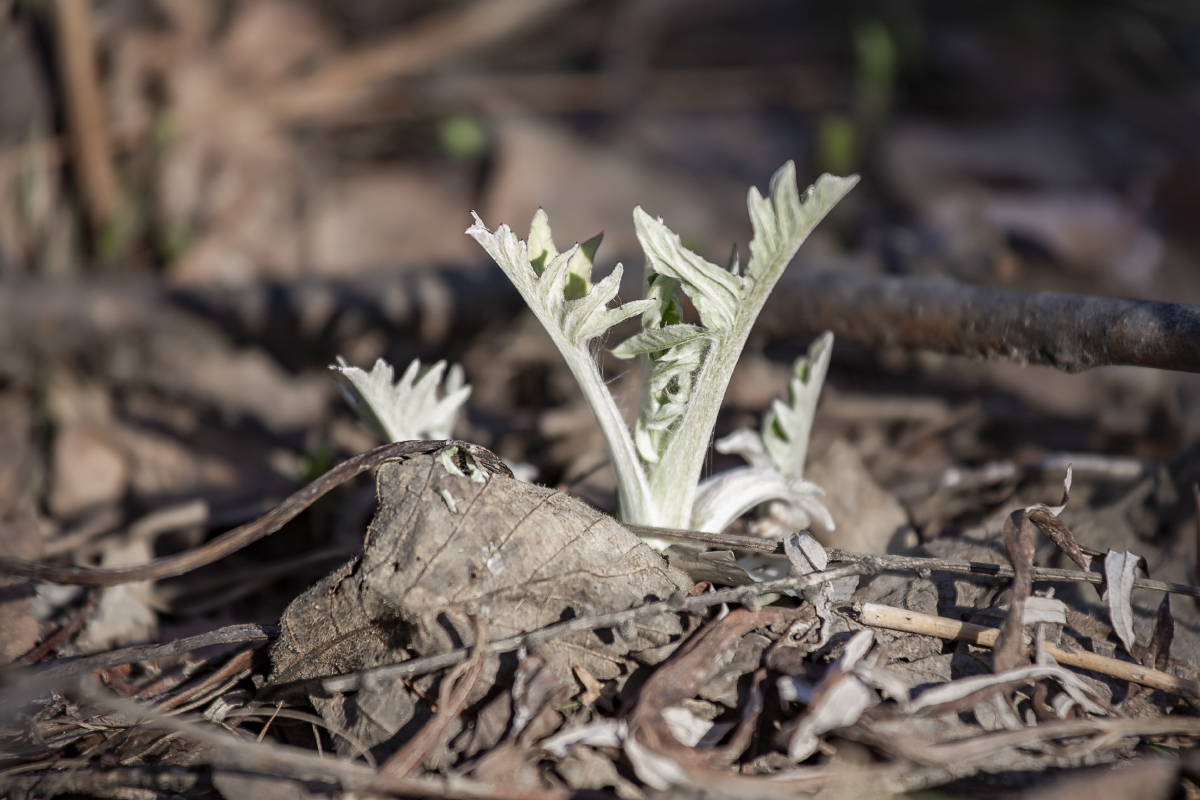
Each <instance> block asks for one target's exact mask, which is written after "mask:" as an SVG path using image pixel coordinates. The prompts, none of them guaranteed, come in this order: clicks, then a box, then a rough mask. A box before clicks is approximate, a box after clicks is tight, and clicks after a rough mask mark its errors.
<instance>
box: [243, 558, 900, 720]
mask: <svg viewBox="0 0 1200 800" xmlns="http://www.w3.org/2000/svg"><path fill="white" fill-rule="evenodd" d="M877 571H878V569H877V567H876V566H875V564H873V563H872V562H870V561H866V560H864V561H861V562H857V563H854V564H846V565H845V566H841V567H837V568H835V569H830V570H826V571H824V572H813V573H809V574H808V575H798V576H793V577H790V578H780V579H779V580H774V581H765V582H763V583H755V584H752V585H750V586H739V587H737V588H734V589H722V590H721V591H717V592H707V593H705V594H701V595H696V596H688V597H679V596H677V597H673V598H671V599H670V600H660V601H656V602H653V603H646V604H644V605H640V606H633V607H632V608H627V609H625V610H624V611H612V612H609V613H607V614H596V615H593V616H587V617H576V618H574V619H569V620H567V621H565V622H556V623H554V624H553V625H547V626H546V627H544V628H538V629H537V630H533V631H529V632H527V633H519V634H517V635H516V636H509V637H508V638H506V639H498V640H496V641H494V642H491V643H490V644H489V645H488V647H487V652H488V653H489V654H495V653H511V652H512V651H514V650H517V649H518V648H520V647H532V646H534V645H539V644H543V643H545V642H548V641H551V640H553V639H555V638H558V637H560V636H565V635H567V634H570V633H578V632H581V631H591V630H596V629H599V628H616V627H618V626H619V625H620V624H621V623H623V622H625V621H627V620H629V621H633V620H637V619H641V618H643V617H653V616H656V615H658V614H667V613H673V612H674V613H678V612H688V613H696V612H699V611H703V610H704V609H706V608H710V607H712V606H716V605H721V604H722V603H738V604H741V605H745V606H747V607H749V608H755V607H756V606H757V605H760V604H761V601H760V599H759V598H760V596H761V595H765V594H774V593H780V592H788V591H795V592H799V591H801V590H802V589H807V588H809V587H811V586H816V585H818V584H821V583H825V582H826V581H836V580H838V579H839V578H847V577H849V576H851V575H867V574H873V573H874V572H877ZM471 650H472V648H469V647H460V648H457V649H455V650H450V651H447V652H445V653H439V654H437V655H432V656H424V657H421V658H414V659H412V660H410V661H402V662H400V663H397V664H384V665H383V666H379V667H372V668H371V669H366V670H360V671H358V672H352V673H348V674H346V675H337V676H334V677H332V678H317V679H314V680H311V681H300V682H297V683H294V684H288V685H287V686H286V687H284V686H278V687H270V688H269V689H268V692H269V693H273V692H277V691H280V690H283V689H285V688H286V689H289V690H290V689H293V688H299V687H301V686H306V685H309V684H318V685H320V686H321V687H322V688H323V689H324V690H325V691H329V692H354V691H358V690H359V689H361V688H362V687H363V686H366V685H368V684H369V683H370V682H371V681H374V680H380V679H395V678H409V677H414V676H417V675H425V674H426V673H429V672H434V671H436V670H439V669H445V668H446V667H452V666H454V665H455V664H458V663H461V662H462V661H465V660H466V659H467V656H468V655H469V654H470V652H471ZM260 699H261V698H260Z"/></svg>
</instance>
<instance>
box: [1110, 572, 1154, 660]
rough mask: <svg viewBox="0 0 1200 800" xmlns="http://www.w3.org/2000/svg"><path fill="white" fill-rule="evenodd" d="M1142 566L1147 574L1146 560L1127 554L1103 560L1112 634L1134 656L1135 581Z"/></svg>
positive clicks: (1135, 640) (1135, 641)
mask: <svg viewBox="0 0 1200 800" xmlns="http://www.w3.org/2000/svg"><path fill="white" fill-rule="evenodd" d="M1139 565H1141V566H1142V569H1143V571H1145V560H1144V559H1143V558H1142V557H1141V556H1137V555H1134V554H1133V553H1130V552H1129V551H1128V550H1126V551H1123V552H1117V551H1116V550H1109V551H1108V555H1107V556H1105V557H1104V580H1105V592H1104V596H1105V600H1106V601H1107V602H1108V615H1109V619H1110V620H1111V621H1112V626H1113V632H1114V633H1116V634H1117V638H1119V639H1120V640H1121V644H1122V645H1124V647H1125V651H1126V652H1127V653H1129V654H1130V655H1134V648H1135V647H1137V637H1136V635H1135V634H1134V632H1133V579H1134V577H1135V576H1136V575H1137V570H1138V566H1139ZM1135 657H1136V656H1135Z"/></svg>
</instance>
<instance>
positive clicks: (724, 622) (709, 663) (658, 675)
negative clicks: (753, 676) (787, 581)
mask: <svg viewBox="0 0 1200 800" xmlns="http://www.w3.org/2000/svg"><path fill="white" fill-rule="evenodd" d="M794 614H795V610H794V609H787V608H778V607H774V606H768V607H766V608H761V609H759V610H758V611H749V610H747V609H744V608H739V609H736V610H734V611H731V612H730V613H729V614H727V615H726V616H724V617H723V618H721V619H719V620H717V621H716V622H713V623H711V624H709V625H706V626H705V627H704V628H702V629H700V630H699V631H697V632H696V633H695V634H693V635H692V636H691V637H689V638H688V640H687V641H686V642H685V643H684V644H683V645H681V646H680V647H679V649H677V650H676V651H675V654H674V655H673V656H672V657H671V658H670V659H669V660H668V661H667V662H666V663H665V664H663V665H662V666H660V667H659V668H658V669H656V670H655V671H654V673H653V674H651V676H650V677H649V678H648V679H647V680H646V683H645V684H643V685H642V688H641V691H640V692H639V693H638V700H637V703H636V704H635V705H634V707H633V709H632V711H631V712H630V713H629V715H628V716H627V717H626V720H625V721H624V725H625V730H626V732H625V733H624V734H623V735H621V737H620V738H621V742H622V745H623V746H624V750H625V754H626V755H627V756H628V757H629V759H630V762H631V763H632V764H633V766H634V771H635V772H636V773H637V776H638V777H639V778H640V779H641V780H642V781H644V782H645V783H647V784H648V785H650V786H651V787H653V788H656V789H665V788H667V787H668V786H671V785H674V784H679V783H688V782H695V781H696V780H697V778H698V776H703V775H707V774H709V773H712V772H713V766H712V765H713V764H719V765H724V764H727V763H729V762H730V761H732V760H734V759H736V758H737V756H738V755H740V752H739V753H734V752H732V750H731V749H730V748H728V747H727V748H722V749H721V750H719V751H717V752H715V753H714V752H711V751H701V750H696V749H694V748H692V747H688V746H687V745H685V744H683V743H681V742H680V741H679V740H678V739H677V738H676V737H675V735H674V734H673V733H672V731H671V726H670V725H669V724H668V723H667V720H666V719H665V717H664V712H665V711H666V710H667V709H668V708H670V707H672V706H678V705H680V704H682V703H683V702H684V701H685V700H688V699H690V698H693V697H695V696H697V695H698V694H699V693H700V691H701V689H702V688H703V687H704V685H705V684H706V683H708V682H709V681H710V680H712V679H713V678H715V677H716V676H718V675H720V674H721V673H722V671H723V670H724V669H725V668H726V666H727V665H728V664H729V662H730V661H731V660H732V659H733V658H734V656H735V655H736V653H737V650H738V643H739V641H740V640H741V638H742V637H743V636H745V635H746V634H748V633H750V632H752V631H753V630H755V629H756V628H759V627H766V626H770V625H775V624H781V623H786V622H787V621H788V619H789V618H790V617H792V616H793V615H794ZM751 711H753V709H751ZM747 743H748V741H747ZM731 744H733V745H734V746H735V747H736V745H737V743H736V742H735V743H731Z"/></svg>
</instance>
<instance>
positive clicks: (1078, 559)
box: [1027, 507, 1092, 572]
mask: <svg viewBox="0 0 1200 800" xmlns="http://www.w3.org/2000/svg"><path fill="white" fill-rule="evenodd" d="M1027 513H1028V514H1029V520H1030V522H1032V523H1033V524H1034V525H1037V526H1038V528H1039V529H1040V530H1041V531H1042V533H1044V534H1046V537H1047V538H1048V539H1050V541H1052V542H1054V544H1056V545H1057V546H1058V549H1059V550H1062V551H1063V552H1064V553H1066V554H1067V557H1068V558H1070V559H1071V560H1072V561H1074V562H1075V563H1076V564H1077V565H1079V568H1080V569H1081V570H1083V571H1085V572H1089V571H1091V568H1092V563H1091V559H1089V558H1088V557H1087V556H1085V555H1084V554H1083V551H1082V550H1081V549H1080V548H1079V542H1078V541H1076V540H1075V534H1073V533H1071V529H1070V528H1068V527H1067V526H1066V525H1065V524H1063V521H1062V520H1061V519H1059V518H1058V516H1057V515H1055V514H1053V513H1052V512H1051V511H1050V509H1048V508H1045V507H1040V508H1033V509H1030V510H1029V511H1028V512H1027Z"/></svg>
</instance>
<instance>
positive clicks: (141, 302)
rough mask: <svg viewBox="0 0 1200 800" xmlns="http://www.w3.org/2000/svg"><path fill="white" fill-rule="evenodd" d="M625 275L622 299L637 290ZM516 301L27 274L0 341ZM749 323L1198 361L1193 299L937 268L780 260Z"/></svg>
mask: <svg viewBox="0 0 1200 800" xmlns="http://www.w3.org/2000/svg"><path fill="white" fill-rule="evenodd" d="M631 275H632V273H631ZM633 280H634V279H633V278H632V277H631V278H630V281H631V283H630V284H628V285H627V286H626V287H624V290H623V296H627V297H632V296H634V295H635V294H636V293H637V291H638V287H636V286H634V284H633V283H632V281H633ZM521 307H522V305H521V300H520V297H519V296H518V295H517V292H516V290H515V289H513V288H512V285H511V284H510V283H509V282H508V280H507V279H506V278H505V277H504V275H503V273H501V272H500V270H499V269H495V268H494V267H493V268H485V269H460V270H446V271H441V272H437V273H419V274H415V273H408V274H403V275H395V274H381V275H375V276H370V277H363V278H358V279H355V280H351V281H322V280H304V281H298V282H296V283H293V284H288V285H269V284H260V285H256V286H249V287H239V288H238V289H237V290H236V291H229V290H222V289H210V290H193V291H173V290H169V289H166V288H164V287H162V286H161V285H158V284H156V283H153V282H149V281H126V282H105V281H95V282H91V283H89V282H84V283H78V282H77V283H72V284H70V285H69V286H66V287H64V286H60V285H58V284H51V283H46V282H42V281H36V280H31V281H22V282H16V283H9V284H7V285H5V286H4V291H2V292H0V348H3V349H4V350H6V351H9V352H22V351H24V350H25V349H29V348H32V349H34V350H36V351H38V352H52V353H61V352H74V351H79V350H86V349H88V348H93V347H95V346H97V343H103V342H106V341H111V340H112V339H117V338H129V337H141V338H145V337H148V336H152V335H153V336H161V335H163V334H164V332H166V333H173V334H176V335H185V336H189V337H193V338H194V337H196V336H204V335H208V336H212V335H214V326H213V325H212V323H213V322H216V323H217V324H218V325H219V328H220V329H221V330H224V331H232V332H234V333H235V334H237V335H239V336H245V337H249V338H254V339H256V340H257V339H261V338H262V337H264V336H266V337H268V338H270V337H279V338H281V339H284V340H287V341H288V342H293V343H294V340H295V338H296V336H297V335H299V334H297V331H298V330H300V329H302V328H306V326H310V325H311V324H312V323H311V319H316V318H321V319H324V318H325V317H324V316H323V315H327V316H328V319H327V320H326V321H325V322H324V323H321V324H320V325H319V326H318V327H321V328H322V329H327V330H332V329H334V328H336V325H334V324H333V322H334V320H335V318H336V317H337V315H338V314H340V313H342V312H351V311H352V312H354V313H359V314H365V316H366V317H367V318H368V319H370V320H372V322H377V323H384V324H386V325H389V326H393V327H399V328H408V327H411V326H413V325H414V324H415V326H416V328H417V329H418V332H419V333H420V335H421V337H422V339H424V340H425V341H427V342H431V343H433V342H437V341H441V340H442V339H444V338H445V337H446V336H447V335H449V333H450V332H451V330H454V331H456V332H457V333H458V334H466V333H470V332H472V331H477V330H479V328H480V326H482V325H484V324H487V323H488V322H491V321H495V320H496V319H498V318H504V317H508V316H513V315H515V314H516V313H517V312H518V311H519V310H520V308H521ZM321 309H326V311H321ZM187 311H192V312H196V313H193V314H189V313H187ZM302 319H305V320H309V321H308V322H302ZM758 329H759V330H760V331H763V332H765V333H766V334H767V335H769V336H785V335H793V334H797V333H814V334H815V333H820V332H821V331H824V330H831V331H833V332H834V334H836V335H837V336H838V337H839V338H840V339H842V340H843V341H847V342H852V343H854V344H858V345H861V346H863V347H868V348H878V347H902V348H908V349H919V350H933V351H936V352H939V353H947V354H950V355H960V356H970V357H974V358H989V359H1010V360H1014V361H1018V362H1021V363H1027V364H1047V365H1050V366H1054V367H1058V368H1059V369H1062V370H1065V371H1067V372H1079V371H1081V370H1085V369H1090V368H1091V367H1098V366H1104V365H1127V366H1140V367H1155V368H1158V369H1173V370H1180V371H1183V372H1200V308H1198V307H1196V306H1188V305H1179V304H1174V303H1158V302H1151V301H1148V300H1121V299H1113V298H1107V297H1090V296H1087V295H1074V294H1056V293H1049V292H1037V293H1029V292H1015V291H1004V290H999V289H989V288H985V287H979V286H967V285H964V284H960V283H956V282H954V281H950V280H941V279H930V278H884V277H879V276H873V275H854V274H845V273H835V272H827V271H805V270H803V269H798V268H796V267H793V268H792V270H790V271H789V272H787V273H785V274H784V277H783V280H782V281H781V282H780V284H779V286H778V287H777V288H776V290H775V292H774V293H773V294H772V295H771V298H770V299H769V300H768V301H767V305H766V307H765V308H764V309H763V313H762V316H761V317H760V318H759V321H758ZM305 335H311V333H309V334H305Z"/></svg>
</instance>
